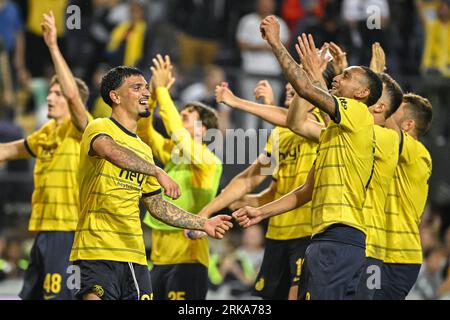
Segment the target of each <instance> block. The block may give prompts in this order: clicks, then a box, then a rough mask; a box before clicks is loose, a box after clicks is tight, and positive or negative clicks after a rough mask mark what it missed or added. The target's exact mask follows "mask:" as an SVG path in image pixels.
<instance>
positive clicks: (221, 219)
mask: <svg viewBox="0 0 450 320" xmlns="http://www.w3.org/2000/svg"><path fill="white" fill-rule="evenodd" d="M230 220H231V217H230V216H227V215H224V214H220V215H217V216H215V217H212V218H209V219H208V220H206V222H205V225H204V231H205V232H206V234H207V235H208V236H210V237H212V238H215V239H222V238H223V236H224V235H225V233H227V231H228V230H230V229H231V228H233V224H232V223H231V222H230Z"/></svg>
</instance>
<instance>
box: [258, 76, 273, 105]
mask: <svg viewBox="0 0 450 320" xmlns="http://www.w3.org/2000/svg"><path fill="white" fill-rule="evenodd" d="M254 94H255V98H256V99H261V98H262V99H263V102H264V104H269V105H275V98H274V95H273V89H272V86H271V85H270V83H269V81H267V80H261V81H259V82H258V84H257V85H256V87H255V91H254Z"/></svg>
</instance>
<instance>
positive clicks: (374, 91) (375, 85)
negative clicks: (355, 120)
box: [361, 66, 383, 107]
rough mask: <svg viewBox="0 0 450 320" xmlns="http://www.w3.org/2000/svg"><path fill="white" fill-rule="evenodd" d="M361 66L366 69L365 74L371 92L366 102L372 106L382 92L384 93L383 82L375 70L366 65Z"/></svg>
mask: <svg viewBox="0 0 450 320" xmlns="http://www.w3.org/2000/svg"><path fill="white" fill-rule="evenodd" d="M361 68H362V69H363V70H364V71H365V74H364V75H365V77H366V80H367V83H368V85H369V90H370V94H369V96H368V97H367V101H366V104H367V106H368V107H370V106H373V105H374V104H375V103H377V101H378V100H379V99H380V97H381V94H382V93H383V83H382V82H381V79H380V77H378V76H377V74H376V73H375V72H373V71H372V70H370V69H369V68H367V67H364V66H361Z"/></svg>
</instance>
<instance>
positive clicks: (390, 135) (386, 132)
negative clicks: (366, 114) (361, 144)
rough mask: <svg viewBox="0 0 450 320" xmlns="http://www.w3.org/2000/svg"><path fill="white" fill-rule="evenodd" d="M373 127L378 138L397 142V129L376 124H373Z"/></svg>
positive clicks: (398, 138)
mask: <svg viewBox="0 0 450 320" xmlns="http://www.w3.org/2000/svg"><path fill="white" fill-rule="evenodd" d="M374 128H375V135H376V138H377V139H378V138H380V139H385V140H388V141H391V142H392V143H393V144H394V143H395V142H397V144H398V142H399V140H400V137H399V135H398V133H397V131H395V130H393V129H389V128H386V127H382V126H378V125H376V126H374Z"/></svg>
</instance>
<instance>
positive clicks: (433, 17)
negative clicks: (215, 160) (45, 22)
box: [0, 0, 450, 299]
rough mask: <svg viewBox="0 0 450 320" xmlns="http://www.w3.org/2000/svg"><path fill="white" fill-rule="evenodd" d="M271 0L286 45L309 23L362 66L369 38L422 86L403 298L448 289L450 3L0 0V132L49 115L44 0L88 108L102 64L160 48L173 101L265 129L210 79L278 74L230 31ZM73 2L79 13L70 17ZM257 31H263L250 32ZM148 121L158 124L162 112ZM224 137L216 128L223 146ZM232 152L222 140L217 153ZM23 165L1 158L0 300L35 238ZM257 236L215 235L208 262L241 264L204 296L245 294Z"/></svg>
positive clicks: (13, 285)
mask: <svg viewBox="0 0 450 320" xmlns="http://www.w3.org/2000/svg"><path fill="white" fill-rule="evenodd" d="M272 4H273V9H274V13H276V14H277V15H278V16H279V17H281V18H282V19H283V20H284V21H285V22H286V23H287V25H288V27H289V30H290V48H291V51H292V48H293V40H294V39H295V37H296V35H298V34H300V32H311V33H313V35H314V36H315V38H316V42H317V43H318V44H321V43H323V42H324V41H333V42H336V43H338V44H339V45H340V46H341V47H342V48H343V49H344V50H345V51H346V52H347V57H348V60H349V64H350V65H352V64H365V65H368V64H369V60H370V53H371V52H370V50H371V49H370V48H371V44H372V43H373V42H375V41H378V42H380V43H381V45H382V47H383V48H384V49H385V51H386V55H387V67H388V73H390V74H391V75H392V76H393V77H394V78H395V79H397V80H399V82H400V83H401V85H402V86H403V88H404V90H405V91H414V92H417V93H419V94H422V95H424V96H426V97H427V98H429V99H430V100H431V102H432V103H433V108H434V122H433V125H432V130H431V132H430V133H429V134H428V136H426V137H425V139H424V143H425V144H426V146H427V147H428V148H429V150H430V153H431V155H432V158H433V175H432V178H431V180H430V192H429V198H428V204H427V208H426V211H425V213H424V216H423V221H422V225H421V237H422V243H423V249H424V258H425V260H424V266H423V270H422V272H421V275H420V277H419V281H418V283H417V285H416V287H415V288H414V289H413V292H412V293H411V295H410V298H414V299H440V298H445V297H447V298H448V297H449V295H450V276H449V273H450V272H449V260H450V227H449V226H450V215H449V214H448V213H449V210H450V170H448V169H449V164H448V160H449V159H450V147H449V146H450V145H449V142H448V140H449V135H450V130H449V129H450V127H449V125H450V122H449V121H450V110H449V107H450V1H446V0H423V1H407V0H395V1H389V2H388V1H386V0H385V1H383V0H369V1H366V0H335V1H333V0H317V1H315V0H309V1H307V0H303V1H302V0H277V1H272V0H246V1H237V0H203V1H202V0H148V1H144V0H140V1H121V0H79V1H77V0H72V1H70V0H0V71H1V75H2V76H1V82H0V85H1V87H0V88H1V89H0V94H1V96H0V142H7V141H11V140H16V139H20V138H23V137H26V136H27V135H28V134H30V133H31V132H32V131H33V130H35V129H36V128H38V127H40V126H41V125H42V124H43V123H44V122H45V121H46V108H47V106H46V100H45V98H46V94H47V88H48V87H47V86H48V81H49V79H50V77H51V76H52V74H53V70H52V64H51V60H50V57H49V54H48V50H47V48H46V46H45V44H44V42H43V40H42V37H41V32H40V29H39V23H40V21H41V17H42V13H43V12H47V11H48V10H50V9H52V10H53V12H54V14H55V16H56V18H57V22H58V32H59V33H58V35H59V38H58V39H59V41H60V46H61V48H62V51H63V54H64V56H65V58H66V59H67V61H68V63H69V66H70V67H71V69H72V71H73V72H74V73H75V75H76V76H78V77H81V78H82V79H84V80H85V81H86V82H87V83H88V84H89V87H90V90H91V97H90V99H89V102H88V108H89V110H90V111H91V113H92V114H93V115H94V116H108V107H105V105H103V104H102V103H101V101H100V99H98V85H99V79H100V78H101V75H102V74H103V73H104V72H105V70H107V69H108V68H109V67H110V66H114V65H118V64H130V65H136V66H138V67H140V68H141V69H142V70H144V71H145V72H146V73H147V75H148V76H150V74H149V65H150V62H151V58H152V57H153V56H154V55H155V54H156V53H162V54H169V55H170V56H171V58H172V61H173V62H174V63H175V66H176V78H177V82H176V84H175V86H174V87H173V88H172V89H171V94H172V96H173V98H174V100H175V101H176V102H177V105H178V106H179V107H181V106H182V104H183V102H185V101H186V100H190V99H192V98H195V99H197V100H202V101H204V102H207V103H208V104H211V105H212V106H213V107H214V108H216V109H217V110H218V111H219V114H220V117H221V128H222V129H225V128H254V129H264V128H268V126H267V124H266V123H262V122H256V121H254V119H251V118H246V117H245V116H244V114H242V113H240V112H238V111H236V110H232V109H229V108H228V107H226V106H223V105H217V104H216V103H215V102H214V96H213V94H214V90H213V88H214V86H215V85H216V84H218V83H220V82H221V81H228V82H229V84H230V87H231V88H232V89H233V91H234V92H235V93H236V94H237V95H238V96H248V95H249V92H246V88H245V86H244V85H243V82H244V81H243V79H246V78H247V77H256V78H258V79H261V80H262V79H267V80H269V82H272V83H274V84H276V83H284V82H283V81H284V80H283V79H282V77H281V76H280V75H279V74H277V73H276V72H269V73H267V74H264V73H261V72H256V73H257V74H256V75H255V71H254V70H255V67H254V66H253V69H252V67H251V66H250V67H249V66H244V65H243V61H242V59H241V54H242V50H244V49H242V46H241V47H240V46H239V45H238V41H237V38H238V34H239V30H238V26H239V23H240V21H241V18H243V17H244V16H245V15H247V14H251V13H255V12H256V11H257V10H260V11H261V10H262V11H264V10H266V11H265V13H270V12H268V11H267V10H269V9H270V8H271V5H272ZM71 5H76V6H77V7H70V6H71ZM371 5H372V6H373V5H374V6H375V7H376V8H378V9H379V13H380V15H381V29H374V30H369V29H368V28H367V18H368V17H367V14H366V10H367V8H368V7H369V6H371ZM68 8H69V11H68V12H67V11H66V10H67V9H68ZM70 8H72V9H70ZM74 8H75V9H74ZM78 8H79V12H80V13H81V15H80V16H76V14H77V12H78V11H77V10H78ZM258 8H259V9H258ZM372 8H373V7H372ZM269 11H270V10H269ZM74 13H75V16H74V15H73V14H74ZM78 18H79V20H76V19H78ZM72 19H75V20H72ZM127 21H134V22H135V24H131V25H133V26H136V25H142V26H144V27H143V29H139V30H141V31H138V30H137V29H126V30H124V27H123V26H124V23H126V22H127ZM66 22H67V24H66ZM77 22H80V25H77ZM68 26H69V28H68ZM71 27H76V28H75V29H70V28H71ZM77 27H79V28H77ZM125 34H129V35H131V34H133V37H132V39H131V38H129V41H128V42H124V41H123V39H124V37H125ZM254 37H255V38H256V37H260V35H259V33H258V32H257V30H256V32H255V33H254ZM196 48H199V49H198V50H197V49H196ZM196 50H197V51H196ZM442 61H443V63H442ZM256 69H258V66H257V68H256ZM249 70H250V71H249ZM252 70H253V71H252ZM247 91H248V90H247ZM250 93H251V92H250ZM275 98H276V101H278V102H279V103H280V104H281V103H282V101H283V92H282V90H280V92H275ZM157 120H158V118H157ZM155 125H156V126H157V127H158V128H159V129H160V130H161V131H162V132H163V131H164V129H163V128H162V124H161V122H160V121H159V122H158V121H157V122H156V123H155ZM224 133H225V132H224ZM227 137H228V139H227ZM230 139H232V137H230V136H229V135H226V134H225V140H224V141H226V143H224V145H227V143H228V142H230ZM252 139H256V138H255V136H252V135H251V134H249V139H248V140H247V141H246V142H247V143H246V144H245V145H244V144H239V143H236V146H235V147H233V151H234V155H235V160H237V158H236V155H242V154H243V153H245V154H246V161H245V163H241V164H224V173H223V177H222V180H221V187H224V186H225V185H226V184H227V183H228V181H229V180H230V179H231V178H232V177H234V176H235V175H236V174H237V173H238V172H240V171H242V170H243V169H244V168H245V167H246V166H247V165H248V164H249V163H251V161H253V160H254V155H253V154H252V152H250V153H249V152H248V149H249V148H251V147H255V146H257V148H258V151H260V150H261V149H262V148H263V147H264V143H265V142H264V141H257V142H258V143H257V144H255V143H254V142H255V141H256V140H252ZM230 151H231V150H227V149H226V148H224V150H219V152H221V154H222V156H223V159H226V156H225V154H226V153H227V152H230ZM254 153H255V154H256V152H254ZM235 162H236V161H235ZM32 173H33V161H32V160H30V161H27V160H23V161H15V162H10V163H7V164H0V299H5V298H6V299H9V298H13V299H14V298H16V295H17V292H18V291H19V290H20V286H21V277H22V276H23V270H24V269H25V268H26V266H27V259H28V257H27V255H28V253H29V250H30V246H31V244H32V239H33V235H32V234H30V233H28V232H27V223H28V217H29V214H30V200H31V193H32V191H33V174H32ZM267 183H268V181H267ZM267 183H266V184H265V185H264V186H266V185H267ZM264 186H261V188H259V189H258V190H256V191H259V190H261V189H262V187H264ZM149 232H150V231H149V230H145V235H146V240H149V239H150V237H149ZM263 234H264V233H263V229H262V228H260V227H255V228H252V229H249V230H246V231H245V232H244V231H242V230H240V229H239V227H236V228H235V229H234V230H233V232H232V233H231V234H229V235H228V236H227V237H226V239H225V240H223V241H221V242H218V241H212V253H213V254H214V259H215V261H216V260H217V261H220V262H222V263H224V261H227V262H228V264H229V265H233V264H237V265H238V269H239V270H240V271H239V272H231V271H229V272H228V273H227V272H225V274H223V277H222V281H220V278H221V277H217V276H218V270H211V277H210V279H211V286H210V288H211V290H210V292H209V295H208V298H210V299H215V298H223V299H228V298H250V296H249V288H250V286H251V285H252V281H253V278H254V276H255V275H256V270H257V268H258V265H259V263H260V262H261V259H262V252H263V248H264V243H263ZM147 242H148V241H147ZM150 245H151V244H150V243H148V247H149V250H150ZM230 270H232V268H230ZM438 293H439V294H438Z"/></svg>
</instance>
